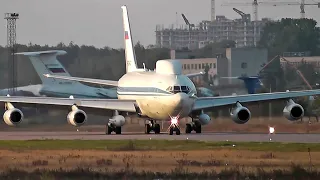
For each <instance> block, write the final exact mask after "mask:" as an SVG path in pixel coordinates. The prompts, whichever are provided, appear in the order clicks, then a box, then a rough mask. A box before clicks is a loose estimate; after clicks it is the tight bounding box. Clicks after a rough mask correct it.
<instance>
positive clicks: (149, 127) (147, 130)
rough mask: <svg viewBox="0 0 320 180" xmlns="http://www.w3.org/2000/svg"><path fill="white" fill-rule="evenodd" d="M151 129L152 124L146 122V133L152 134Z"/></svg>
mask: <svg viewBox="0 0 320 180" xmlns="http://www.w3.org/2000/svg"><path fill="white" fill-rule="evenodd" d="M150 131H151V126H150V124H145V125H144V133H145V134H150Z"/></svg>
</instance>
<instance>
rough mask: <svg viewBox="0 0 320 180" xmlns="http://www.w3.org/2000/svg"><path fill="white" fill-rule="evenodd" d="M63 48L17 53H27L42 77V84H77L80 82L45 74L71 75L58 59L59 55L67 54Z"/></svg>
mask: <svg viewBox="0 0 320 180" xmlns="http://www.w3.org/2000/svg"><path fill="white" fill-rule="evenodd" d="M66 53H67V52H66V51H63V50H50V51H37V52H20V53H15V54H16V55H25V56H27V57H28V58H29V59H30V60H31V63H32V65H33V67H34V69H35V71H36V72H37V74H38V76H39V77H40V79H41V81H42V84H44V85H53V84H56V85H64V84H65V85H76V84H80V83H79V82H72V81H68V80H62V79H54V78H46V77H45V76H43V74H55V75H56V74H58V75H61V76H70V74H69V73H68V71H67V70H66V69H65V68H64V67H63V66H62V64H61V63H60V62H59V61H58V60H57V56H58V55H64V54H66Z"/></svg>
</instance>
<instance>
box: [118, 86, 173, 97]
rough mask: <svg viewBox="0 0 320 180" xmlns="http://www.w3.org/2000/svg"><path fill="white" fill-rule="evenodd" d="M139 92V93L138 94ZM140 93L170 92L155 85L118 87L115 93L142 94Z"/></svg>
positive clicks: (163, 93) (159, 93)
mask: <svg viewBox="0 0 320 180" xmlns="http://www.w3.org/2000/svg"><path fill="white" fill-rule="evenodd" d="M138 93H139V94H138ZM140 93H148V95H170V94H172V93H170V92H167V91H164V90H162V89H159V88H155V87H118V88H117V94H121V95H122V94H123V95H131V94H132V95H143V94H140Z"/></svg>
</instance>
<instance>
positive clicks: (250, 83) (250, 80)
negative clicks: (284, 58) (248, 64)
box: [221, 76, 262, 94]
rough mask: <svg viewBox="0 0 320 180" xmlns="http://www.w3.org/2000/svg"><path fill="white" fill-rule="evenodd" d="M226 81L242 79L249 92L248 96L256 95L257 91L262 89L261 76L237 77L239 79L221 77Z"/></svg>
mask: <svg viewBox="0 0 320 180" xmlns="http://www.w3.org/2000/svg"><path fill="white" fill-rule="evenodd" d="M221 78H224V79H240V80H242V81H243V82H244V84H245V86H246V89H247V91H248V94H255V93H256V89H258V88H259V87H261V85H262V82H261V81H260V79H261V77H259V76H249V77H246V76H237V77H221Z"/></svg>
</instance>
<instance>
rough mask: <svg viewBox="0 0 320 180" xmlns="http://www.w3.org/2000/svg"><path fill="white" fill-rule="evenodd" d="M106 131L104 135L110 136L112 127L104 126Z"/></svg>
mask: <svg viewBox="0 0 320 180" xmlns="http://www.w3.org/2000/svg"><path fill="white" fill-rule="evenodd" d="M106 130H107V132H106V134H111V133H112V131H113V129H112V127H110V126H108V125H106Z"/></svg>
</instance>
